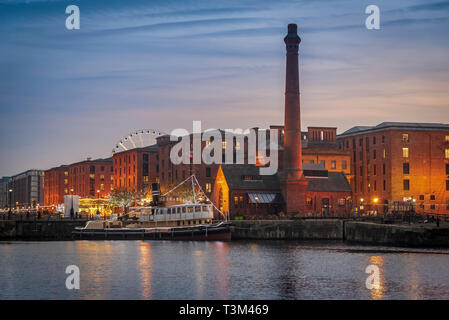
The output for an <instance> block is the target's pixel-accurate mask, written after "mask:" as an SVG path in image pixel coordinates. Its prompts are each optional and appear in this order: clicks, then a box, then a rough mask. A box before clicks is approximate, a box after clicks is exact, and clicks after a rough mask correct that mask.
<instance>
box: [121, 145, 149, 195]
mask: <svg viewBox="0 0 449 320" xmlns="http://www.w3.org/2000/svg"><path fill="white" fill-rule="evenodd" d="M112 158H113V167H114V189H116V190H127V191H139V192H140V191H146V190H148V188H149V187H150V186H151V183H153V182H156V180H157V170H158V168H157V158H158V146H157V145H155V146H149V147H145V148H135V149H131V150H126V151H122V152H119V153H115V154H114V155H113V157H112Z"/></svg>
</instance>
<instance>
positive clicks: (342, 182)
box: [306, 172, 351, 192]
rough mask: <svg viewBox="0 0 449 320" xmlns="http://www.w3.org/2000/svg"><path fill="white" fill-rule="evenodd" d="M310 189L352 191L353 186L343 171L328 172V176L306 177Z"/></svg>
mask: <svg viewBox="0 0 449 320" xmlns="http://www.w3.org/2000/svg"><path fill="white" fill-rule="evenodd" d="M306 180H307V181H308V182H309V184H308V185H307V190H308V191H324V192H351V186H350V185H349V182H348V180H347V179H346V177H345V175H344V173H343V172H328V178H319V177H306Z"/></svg>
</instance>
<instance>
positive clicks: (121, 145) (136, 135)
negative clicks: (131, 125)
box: [112, 129, 165, 154]
mask: <svg viewBox="0 0 449 320" xmlns="http://www.w3.org/2000/svg"><path fill="white" fill-rule="evenodd" d="M163 135H165V133H164V132H162V131H159V130H155V129H140V130H136V131H133V132H131V133H129V134H127V135H126V136H123V137H122V138H121V139H120V140H119V141H118V142H117V143H116V144H115V147H114V148H113V149H112V154H114V153H117V152H122V151H126V150H131V149H135V148H144V147H148V146H151V145H154V144H156V138H157V137H160V136H163Z"/></svg>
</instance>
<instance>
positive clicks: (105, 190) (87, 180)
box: [64, 158, 114, 198]
mask: <svg viewBox="0 0 449 320" xmlns="http://www.w3.org/2000/svg"><path fill="white" fill-rule="evenodd" d="M113 180H114V175H113V168H112V158H107V159H96V160H91V159H90V158H88V159H87V160H85V161H80V162H77V163H73V164H71V165H69V176H68V186H67V187H66V188H64V194H68V195H70V194H73V195H78V196H80V197H81V198H104V197H107V196H108V195H109V194H110V192H111V190H112V189H113V182H114V181H113ZM72 190H73V191H72Z"/></svg>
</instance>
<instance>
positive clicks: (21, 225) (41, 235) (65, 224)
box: [0, 220, 86, 240]
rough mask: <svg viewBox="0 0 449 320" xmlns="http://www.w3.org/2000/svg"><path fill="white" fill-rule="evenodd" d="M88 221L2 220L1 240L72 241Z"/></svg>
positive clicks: (0, 224)
mask: <svg viewBox="0 0 449 320" xmlns="http://www.w3.org/2000/svg"><path fill="white" fill-rule="evenodd" d="M85 224H86V220H50V221H47V220H22V221H21V220H0V240H70V239H72V231H73V229H74V228H75V227H83V226H84V225H85Z"/></svg>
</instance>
